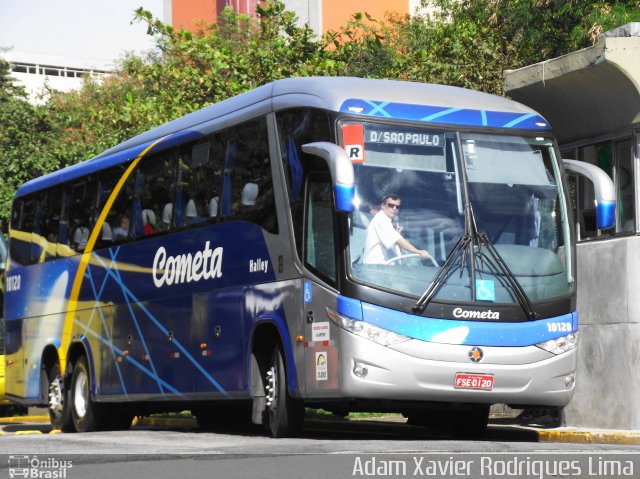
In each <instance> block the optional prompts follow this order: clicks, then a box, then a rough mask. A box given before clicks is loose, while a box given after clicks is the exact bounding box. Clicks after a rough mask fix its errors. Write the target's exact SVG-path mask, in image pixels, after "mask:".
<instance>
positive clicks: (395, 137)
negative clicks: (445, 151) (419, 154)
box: [365, 125, 445, 148]
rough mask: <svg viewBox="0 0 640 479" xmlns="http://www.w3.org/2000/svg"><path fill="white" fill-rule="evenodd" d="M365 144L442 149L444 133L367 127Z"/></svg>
mask: <svg viewBox="0 0 640 479" xmlns="http://www.w3.org/2000/svg"><path fill="white" fill-rule="evenodd" d="M365 142H367V143H379V144H388V145H411V146H432V147H441V148H442V147H444V144H445V141H444V133H434V132H426V131H418V130H400V129H382V128H375V129H374V128H371V127H370V126H369V125H367V128H366V130H365Z"/></svg>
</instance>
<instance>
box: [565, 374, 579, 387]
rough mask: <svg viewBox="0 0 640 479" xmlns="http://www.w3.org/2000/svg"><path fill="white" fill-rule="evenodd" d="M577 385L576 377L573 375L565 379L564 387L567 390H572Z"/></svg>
mask: <svg viewBox="0 0 640 479" xmlns="http://www.w3.org/2000/svg"><path fill="white" fill-rule="evenodd" d="M575 384H576V377H575V376H574V375H573V374H569V375H568V376H567V377H566V378H564V385H565V386H566V387H567V389H572V388H573V386H575Z"/></svg>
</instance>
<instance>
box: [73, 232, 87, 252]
mask: <svg viewBox="0 0 640 479" xmlns="http://www.w3.org/2000/svg"><path fill="white" fill-rule="evenodd" d="M72 241H73V249H75V250H76V251H78V252H80V253H81V252H83V251H84V249H85V248H86V247H87V241H89V228H87V227H86V226H77V227H76V229H75V230H74V231H73V240H72Z"/></svg>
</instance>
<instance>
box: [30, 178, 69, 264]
mask: <svg viewBox="0 0 640 479" xmlns="http://www.w3.org/2000/svg"><path fill="white" fill-rule="evenodd" d="M61 213H62V188H60V187H56V188H52V189H50V190H48V191H46V192H44V193H43V194H42V196H41V197H40V202H39V204H38V207H37V209H36V217H35V224H34V232H36V233H37V234H38V236H39V237H38V241H39V244H40V247H41V248H40V252H39V256H38V258H37V259H38V260H39V261H49V260H52V259H55V258H56V256H57V252H58V242H59V238H58V235H59V231H60V215H61ZM34 259H35V258H34Z"/></svg>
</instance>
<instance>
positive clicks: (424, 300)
mask: <svg viewBox="0 0 640 479" xmlns="http://www.w3.org/2000/svg"><path fill="white" fill-rule="evenodd" d="M476 238H477V229H476V226H475V218H474V217H473V212H472V210H471V205H470V204H469V203H467V204H466V205H465V207H464V234H463V235H462V236H461V237H460V239H459V240H458V242H457V243H456V245H455V246H454V248H453V250H452V251H451V254H449V256H447V259H446V261H445V262H444V264H443V265H442V267H441V268H440V270H439V271H438V274H436V277H435V278H433V281H432V282H431V284H430V285H429V287H428V288H427V290H426V291H425V292H424V293H423V294H422V296H420V299H418V301H417V302H416V304H414V305H413V307H412V308H411V311H413V312H414V313H422V312H423V311H424V310H425V309H426V308H427V306H428V305H429V303H430V302H431V300H432V299H433V297H434V296H435V294H436V292H437V291H438V289H440V286H442V285H443V284H444V283H445V282H446V280H447V278H448V277H449V276H450V275H451V272H452V271H453V267H454V265H455V264H456V260H457V259H458V257H459V256H462V258H461V260H460V275H462V273H463V271H464V265H465V254H466V252H467V249H468V248H469V245H470V244H474V243H475V242H476ZM471 262H472V263H473V260H471ZM470 269H471V275H472V276H473V272H474V269H473V265H471V268H470ZM472 290H473V291H474V294H475V288H474V287H472Z"/></svg>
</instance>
